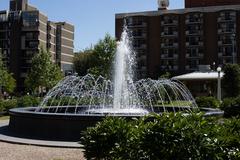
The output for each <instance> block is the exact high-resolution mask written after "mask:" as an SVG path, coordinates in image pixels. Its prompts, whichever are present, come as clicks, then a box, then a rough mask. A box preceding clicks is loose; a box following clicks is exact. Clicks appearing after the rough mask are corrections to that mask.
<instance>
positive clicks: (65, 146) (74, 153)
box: [0, 120, 85, 160]
mask: <svg viewBox="0 0 240 160" xmlns="http://www.w3.org/2000/svg"><path fill="white" fill-rule="evenodd" d="M8 123H9V121H8V120H0V160H85V158H84V154H83V150H82V149H80V147H81V145H80V144H78V143H77V142H59V141H42V140H33V139H27V138H23V137H16V136H13V133H11V132H10V131H9V129H8Z"/></svg>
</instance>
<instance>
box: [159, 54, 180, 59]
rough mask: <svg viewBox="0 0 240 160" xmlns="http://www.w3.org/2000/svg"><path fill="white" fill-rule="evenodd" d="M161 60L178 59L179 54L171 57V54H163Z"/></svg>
mask: <svg viewBox="0 0 240 160" xmlns="http://www.w3.org/2000/svg"><path fill="white" fill-rule="evenodd" d="M161 59H178V55H177V54H173V55H169V54H162V55H161Z"/></svg>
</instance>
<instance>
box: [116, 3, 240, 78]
mask: <svg viewBox="0 0 240 160" xmlns="http://www.w3.org/2000/svg"><path fill="white" fill-rule="evenodd" d="M185 6H186V8H185V9H176V10H168V9H167V8H159V9H158V10H157V9H156V11H147V12H137V13H121V14H116V37H117V39H119V38H120V36H121V33H122V28H123V25H124V19H126V22H127V25H128V28H129V29H130V30H131V33H132V39H133V47H134V49H135V51H136V52H137V55H138V56H137V60H138V68H137V75H138V76H139V78H144V77H151V78H158V76H159V75H160V74H161V73H163V72H165V71H168V72H171V73H172V74H173V75H179V74H183V73H189V72H193V71H197V70H198V69H199V67H200V66H201V65H211V66H213V64H215V67H216V66H219V65H224V64H226V63H240V48H239V42H240V41H239V40H240V1H239V0H211V1H210V0H185Z"/></svg>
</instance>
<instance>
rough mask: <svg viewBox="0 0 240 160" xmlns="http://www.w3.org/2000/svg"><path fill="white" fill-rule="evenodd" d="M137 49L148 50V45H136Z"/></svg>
mask: <svg viewBox="0 0 240 160" xmlns="http://www.w3.org/2000/svg"><path fill="white" fill-rule="evenodd" d="M133 47H134V48H135V49H147V45H146V44H142V45H135V46H133Z"/></svg>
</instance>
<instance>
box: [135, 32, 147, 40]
mask: <svg viewBox="0 0 240 160" xmlns="http://www.w3.org/2000/svg"><path fill="white" fill-rule="evenodd" d="M146 37H147V33H142V34H135V35H133V38H135V39H138V38H146Z"/></svg>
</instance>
